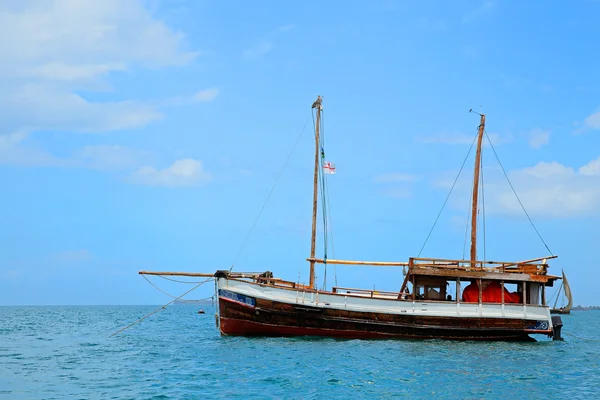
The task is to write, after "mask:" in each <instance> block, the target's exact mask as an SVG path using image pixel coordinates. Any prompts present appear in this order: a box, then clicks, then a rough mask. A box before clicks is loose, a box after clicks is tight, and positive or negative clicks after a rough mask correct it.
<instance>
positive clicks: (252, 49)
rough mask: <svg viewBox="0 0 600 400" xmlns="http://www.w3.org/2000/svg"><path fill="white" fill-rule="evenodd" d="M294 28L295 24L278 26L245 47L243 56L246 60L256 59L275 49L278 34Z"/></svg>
mask: <svg viewBox="0 0 600 400" xmlns="http://www.w3.org/2000/svg"><path fill="white" fill-rule="evenodd" d="M294 28H295V25H292V24H290V25H282V26H280V27H278V28H277V29H275V30H274V31H272V32H270V33H269V34H267V35H266V37H265V38H263V39H262V40H259V41H258V42H256V43H254V44H253V45H251V46H249V47H248V48H247V49H245V50H244V51H243V52H242V58H243V59H244V60H255V59H258V58H260V57H262V56H264V55H265V54H267V53H269V52H271V51H272V50H273V49H275V44H274V43H273V42H274V41H275V40H276V38H277V36H279V35H282V34H284V33H285V32H288V31H291V30H293V29H294Z"/></svg>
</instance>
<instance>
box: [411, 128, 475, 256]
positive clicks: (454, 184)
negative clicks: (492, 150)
mask: <svg viewBox="0 0 600 400" xmlns="http://www.w3.org/2000/svg"><path fill="white" fill-rule="evenodd" d="M475 140H477V135H475V138H474V139H473V142H472V143H471V147H469V151H468V152H467V156H466V157H465V159H464V161H463V163H462V165H461V166H460V169H459V170H458V174H457V175H456V178H455V179H454V183H453V184H452V187H451V188H450V192H449V193H448V196H446V200H444V204H443V205H442V209H441V210H440V212H439V213H438V215H437V217H436V218H435V221H434V222H433V226H432V227H431V229H430V230H429V234H428V235H427V238H426V239H425V243H423V246H421V250H419V254H418V255H417V258H419V257H420V256H421V252H422V251H423V249H424V248H425V245H426V244H427V241H428V240H429V237H430V236H431V233H432V232H433V229H434V228H435V225H436V224H437V222H438V220H439V219H440V215H442V211H444V207H446V203H447V202H448V199H449V198H450V195H451V194H452V191H453V190H454V186H456V182H457V181H458V177H459V176H460V173H461V172H462V170H463V168H464V167H465V164H466V162H467V159H468V158H469V154H471V150H472V149H473V145H474V144H475Z"/></svg>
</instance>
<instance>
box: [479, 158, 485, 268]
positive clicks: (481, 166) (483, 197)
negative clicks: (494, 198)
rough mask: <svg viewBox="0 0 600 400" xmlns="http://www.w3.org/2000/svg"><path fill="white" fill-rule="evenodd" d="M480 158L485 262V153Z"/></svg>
mask: <svg viewBox="0 0 600 400" xmlns="http://www.w3.org/2000/svg"><path fill="white" fill-rule="evenodd" d="M480 157H481V158H480V161H481V164H479V166H480V168H479V169H480V170H481V219H482V220H483V260H484V261H485V260H486V255H485V191H484V190H483V152H481V154H480Z"/></svg>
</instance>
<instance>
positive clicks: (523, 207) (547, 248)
mask: <svg viewBox="0 0 600 400" xmlns="http://www.w3.org/2000/svg"><path fill="white" fill-rule="evenodd" d="M485 137H486V138H487V140H488V142H489V143H490V146H491V147H492V150H493V151H494V155H495V156H496V160H498V164H500V168H501V169H502V172H503V173H504V176H505V177H506V180H507V181H508V184H509V185H510V188H511V189H512V191H513V193H514V194H515V197H516V198H517V201H518V202H519V205H520V206H521V208H522V209H523V212H525V215H526V216H527V219H528V220H529V223H531V226H532V227H533V229H534V230H535V232H536V233H537V235H538V237H539V238H540V240H541V241H542V243H543V244H544V246H545V247H546V250H548V252H549V253H550V255H554V254H553V253H552V251H551V250H550V248H549V247H548V245H547V244H546V242H545V241H544V238H542V235H541V234H540V232H539V231H538V230H537V228H536V227H535V224H534V223H533V221H532V220H531V217H530V216H529V213H527V210H526V209H525V206H523V203H522V202H521V199H520V198H519V196H518V195H517V191H516V190H515V188H514V187H513V185H512V183H511V181H510V179H509V178H508V174H507V173H506V171H505V170H504V166H503V165H502V163H501V162H500V157H498V153H496V149H495V148H494V145H493V144H492V141H491V140H490V137H489V136H488V134H487V131H485Z"/></svg>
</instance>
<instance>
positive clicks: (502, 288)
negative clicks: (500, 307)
mask: <svg viewBox="0 0 600 400" xmlns="http://www.w3.org/2000/svg"><path fill="white" fill-rule="evenodd" d="M500 290H501V291H502V294H501V296H502V300H501V303H502V304H504V281H500Z"/></svg>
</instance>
